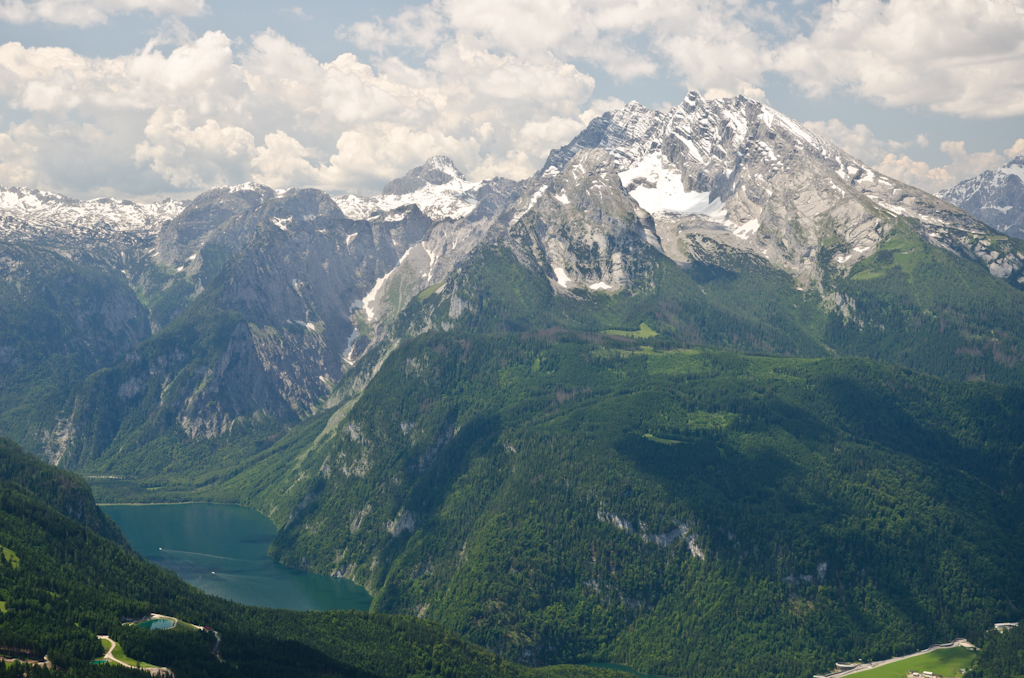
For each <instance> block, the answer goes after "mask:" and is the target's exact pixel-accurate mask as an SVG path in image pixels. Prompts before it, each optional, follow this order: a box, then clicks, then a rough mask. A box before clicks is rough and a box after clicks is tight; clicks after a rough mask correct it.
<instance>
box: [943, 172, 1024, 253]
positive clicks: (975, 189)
mask: <svg viewBox="0 0 1024 678" xmlns="http://www.w3.org/2000/svg"><path fill="white" fill-rule="evenodd" d="M938 196H939V197H940V198H942V199H943V200H945V201H946V202H949V203H952V204H954V205H956V206H957V207H959V208H961V209H962V210H964V211H965V212H967V213H969V214H971V215H973V216H974V217H977V218H978V219H980V220H981V221H983V222H985V223H986V224H988V225H989V226H991V227H992V228H995V229H996V230H999V231H1001V232H1003V233H1005V234H1007V235H1011V236H1013V237H1014V238H1024V155H1018V156H1017V157H1016V158H1014V159H1013V160H1011V161H1010V162H1008V163H1006V164H1005V165H1003V166H1002V167H1000V168H999V169H997V170H988V171H986V172H982V173H981V174H979V175H978V176H976V177H973V178H971V179H965V180H964V181H961V182H960V183H959V184H957V185H956V186H954V187H953V188H950V189H947V190H945V191H941V192H939V193H938Z"/></svg>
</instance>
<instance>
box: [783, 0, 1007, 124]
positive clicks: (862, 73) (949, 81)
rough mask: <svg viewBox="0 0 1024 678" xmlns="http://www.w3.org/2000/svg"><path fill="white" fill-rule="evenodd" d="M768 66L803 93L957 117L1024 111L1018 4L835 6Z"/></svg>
mask: <svg viewBox="0 0 1024 678" xmlns="http://www.w3.org/2000/svg"><path fill="white" fill-rule="evenodd" d="M773 65H774V68H776V69H777V70H779V71H780V72H782V73H785V74H786V75H788V76H790V77H791V78H792V79H793V81H794V82H795V83H797V84H798V85H799V86H800V87H801V88H802V89H803V90H804V91H805V92H807V93H808V94H810V95H812V96H824V95H826V94H828V93H829V92H832V91H834V90H836V89H843V90H849V91H851V92H853V93H855V94H857V95H859V96H862V97H865V98H868V99H871V100H877V101H881V102H882V103H883V104H885V105H887V106H915V105H918V106H927V107H929V108H931V109H932V110H934V111H940V112H945V113H952V114H954V115H959V116H963V117H974V118H991V117H1001V116H1011V115H1022V114H1024V6H1022V5H1021V3H1020V2H1019V0H933V1H930V2H922V1H921V0H832V1H831V2H828V3H825V4H823V5H821V16H820V19H819V20H818V21H817V23H816V24H815V25H814V29H813V30H812V31H811V32H810V34H809V35H806V36H798V37H796V38H794V39H793V40H791V41H789V42H787V43H785V44H784V45H782V46H781V47H779V48H778V50H777V51H776V53H775V56H774V61H773Z"/></svg>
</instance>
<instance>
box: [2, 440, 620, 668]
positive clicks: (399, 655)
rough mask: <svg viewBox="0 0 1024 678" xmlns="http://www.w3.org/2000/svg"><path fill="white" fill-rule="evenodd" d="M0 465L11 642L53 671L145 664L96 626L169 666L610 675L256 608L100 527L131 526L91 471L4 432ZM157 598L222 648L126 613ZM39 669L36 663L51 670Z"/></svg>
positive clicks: (410, 631)
mask: <svg viewBox="0 0 1024 678" xmlns="http://www.w3.org/2000/svg"><path fill="white" fill-rule="evenodd" d="M0 470H2V471H3V475H2V477H0V546H2V547H3V554H4V555H3V557H2V558H0V596H2V600H3V603H4V605H3V608H4V609H3V611H2V612H0V652H3V653H4V654H6V655H8V656H14V657H17V658H22V659H35V660H42V658H43V657H44V655H45V656H47V657H48V659H49V660H50V662H52V664H53V665H54V668H53V675H77V676H93V675H95V676H124V675H129V676H132V675H138V673H137V672H135V671H130V670H127V669H123V668H120V667H105V666H104V667H100V666H91V665H90V660H92V659H93V658H94V657H98V656H102V654H103V650H102V646H101V645H100V641H99V640H98V639H97V635H99V634H102V635H109V636H110V637H112V638H114V639H115V640H117V641H118V642H119V643H120V644H121V645H122V646H123V647H124V649H125V651H126V653H127V654H128V655H129V656H131V657H132V658H133V659H138V660H141V661H146V662H149V663H152V664H156V665H159V666H167V667H169V668H171V669H172V670H173V671H174V674H175V675H176V676H178V677H179V678H190V677H192V676H225V677H226V676H247V677H249V676H281V675H289V676H354V677H359V678H364V677H365V678H369V677H371V676H407V675H422V676H434V675H436V676H509V677H513V676H528V675H538V676H580V677H581V678H583V677H588V676H595V677H596V676H600V675H606V673H605V672H603V671H599V670H592V669H585V668H573V667H562V668H558V667H556V668H552V669H548V670H546V671H532V670H529V669H525V668H523V667H520V666H517V665H515V664H511V663H508V662H504V661H502V660H500V659H498V658H497V657H495V656H494V655H492V654H490V653H488V652H486V651H484V650H482V649H481V648H478V647H475V646H473V645H470V644H468V643H466V642H464V641H462V640H460V639H458V638H457V637H456V636H454V635H452V634H450V633H447V632H445V631H442V630H441V629H440V628H438V627H437V626H436V625H433V624H428V623H426V622H422V621H418V620H414V619H409V618H400V617H389V616H386V615H376V614H366V613H349V612H335V613H318V612H313V613H303V612H292V611H286V610H267V609H261V608H248V607H245V606H242V605H237V604H234V603H230V602H227V601H225V600H223V599H221V598H216V597H213V596H208V595H205V594H203V593H201V592H200V591H198V590H197V589H194V588H192V587H191V586H188V585H187V584H185V583H184V582H182V581H181V580H180V579H178V577H177V575H175V574H173V573H171V572H168V571H166V570H163V569H161V568H159V567H157V566H155V565H152V564H150V563H148V562H147V561H146V560H144V559H143V558H142V557H140V556H138V555H137V554H135V553H133V552H131V551H130V550H129V549H128V548H126V547H125V546H123V545H122V544H121V543H118V542H117V541H112V540H111V539H108V538H106V537H104V536H102V535H101V534H100V533H98V532H96V531H94V530H93V529H91V528H93V527H99V528H100V531H101V532H104V533H107V534H109V535H110V536H112V537H115V538H117V539H120V533H119V532H118V531H117V528H116V527H115V526H114V525H113V524H112V523H110V522H109V520H107V519H106V518H105V516H104V515H103V514H102V513H101V512H100V511H99V509H98V508H97V507H96V506H95V504H93V503H92V501H91V497H89V495H88V490H87V489H85V488H84V484H83V483H82V481H81V479H79V478H77V477H75V476H73V475H72V474H69V473H67V472H65V471H60V470H57V469H54V468H52V467H47V466H46V465H44V464H43V463H41V462H40V461H38V460H36V459H33V458H31V457H28V456H27V455H26V454H25V453H24V452H22V451H21V450H20V449H18V448H17V446H15V445H14V444H13V443H12V442H11V441H9V440H7V439H0ZM83 491H84V494H83ZM68 513H71V514H72V515H71V517H69V516H68V515H67V514H68ZM76 514H77V515H76ZM151 612H159V613H163V614H168V615H172V616H176V617H180V618H182V619H184V620H186V621H190V622H192V623H195V624H199V625H208V626H212V627H213V628H214V629H216V630H217V631H218V632H219V633H220V636H221V644H220V646H219V651H220V654H221V656H222V657H223V658H224V660H225V661H224V662H221V661H218V659H217V658H216V657H215V656H214V655H213V653H212V652H211V648H212V647H213V646H214V644H215V639H214V637H213V634H212V633H209V632H201V631H192V632H190V631H178V632H175V631H166V632H154V631H148V630H144V629H140V628H138V627H133V626H125V625H123V624H122V621H123V620H124V619H126V618H135V619H138V618H140V617H142V616H144V615H146V614H149V613H151ZM37 671H38V673H33V674H32V675H47V674H48V672H47V671H45V670H43V669H37Z"/></svg>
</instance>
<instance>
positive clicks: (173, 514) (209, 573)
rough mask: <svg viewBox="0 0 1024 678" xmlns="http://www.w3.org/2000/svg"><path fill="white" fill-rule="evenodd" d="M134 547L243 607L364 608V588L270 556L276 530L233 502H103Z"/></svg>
mask: <svg viewBox="0 0 1024 678" xmlns="http://www.w3.org/2000/svg"><path fill="white" fill-rule="evenodd" d="M101 508H102V509H103V511H104V512H106V514H107V515H109V516H110V517H111V518H113V519H114V522H116V523H117V525H118V527H120V528H121V532H123V533H124V536H125V537H127V538H128V541H129V543H131V545H132V548H134V549H135V550H136V551H138V552H139V553H140V554H142V555H143V556H144V557H145V558H146V559H148V560H150V561H151V562H153V563H156V564H157V565H160V566H162V567H166V568H167V569H169V570H173V571H175V572H177V573H178V575H179V576H180V577H181V578H182V579H184V580H185V581H187V582H188V583H189V584H192V585H193V586H196V587H198V588H200V589H202V590H203V591H205V592H207V593H210V594H213V595H215V596H221V597H223V598H227V599H229V600H234V601H236V602H239V603H244V604H246V605H259V606H261V607H277V608H285V609H289V610H368V609H370V602H371V601H372V598H371V596H370V594H369V593H367V591H366V589H364V588H363V587H361V586H359V585H358V584H354V583H352V582H350V581H349V580H347V579H339V578H335V577H323V576H320V575H315V574H310V573H308V572H302V571H300V570H295V569H292V568H290V567H285V566H284V565H281V564H280V563H278V562H275V561H273V560H271V559H270V557H269V556H268V555H267V547H269V546H270V542H271V541H273V539H274V536H275V535H276V534H277V529H276V528H275V527H274V523H272V522H271V521H270V519H269V518H267V517H266V516H264V515H262V514H260V513H259V512H258V511H255V510H253V509H250V508H246V507H244V506H235V505H231V504H142V505H120V504H118V505H106V506H102V507H101Z"/></svg>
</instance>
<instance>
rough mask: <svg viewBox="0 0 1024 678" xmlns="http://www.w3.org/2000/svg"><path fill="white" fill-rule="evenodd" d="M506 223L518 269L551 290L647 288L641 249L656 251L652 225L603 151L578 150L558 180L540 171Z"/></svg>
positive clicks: (648, 264)
mask: <svg viewBox="0 0 1024 678" xmlns="http://www.w3.org/2000/svg"><path fill="white" fill-rule="evenodd" d="M552 170H553V166H552ZM504 219H507V220H508V223H509V226H508V237H509V242H510V244H511V245H512V248H513V251H514V252H516V255H517V257H518V258H519V260H520V262H521V263H524V264H525V265H527V266H529V267H531V268H537V267H539V268H540V269H541V270H543V271H544V272H545V273H546V274H547V275H548V277H549V279H550V280H551V281H552V286H553V288H554V289H555V290H556V291H568V290H573V289H580V288H584V289H589V290H593V291H607V292H610V293H615V292H618V291H621V290H624V289H632V288H634V287H636V286H638V285H645V284H646V283H647V275H646V274H647V273H648V272H649V271H650V270H651V262H650V259H649V257H647V256H645V247H646V245H649V244H650V245H653V246H654V247H655V248H658V249H660V242H659V241H658V237H657V235H655V225H654V221H653V220H652V219H651V217H650V215H648V214H647V213H646V212H645V211H644V210H642V209H640V208H638V207H637V205H636V202H635V201H633V200H632V199H631V198H630V197H629V194H628V193H627V192H626V190H625V189H624V188H623V186H622V183H621V181H620V180H619V174H618V171H617V167H616V164H615V160H614V158H613V157H612V156H611V155H610V154H609V153H607V152H606V151H604V150H602V149H584V150H581V151H579V152H578V153H577V154H576V155H575V156H574V157H573V158H572V159H571V160H570V161H569V162H568V163H567V164H566V165H565V168H564V169H562V171H561V172H558V173H557V174H556V173H554V171H546V172H545V173H544V174H543V175H542V176H541V177H540V178H539V179H537V180H535V181H534V182H533V183H532V184H531V185H530V187H529V188H528V189H527V191H525V192H524V193H523V195H522V196H521V197H520V198H519V199H518V200H517V201H516V202H515V203H514V204H513V205H512V206H511V208H510V209H509V211H508V212H507V213H506V215H505V216H504Z"/></svg>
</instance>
